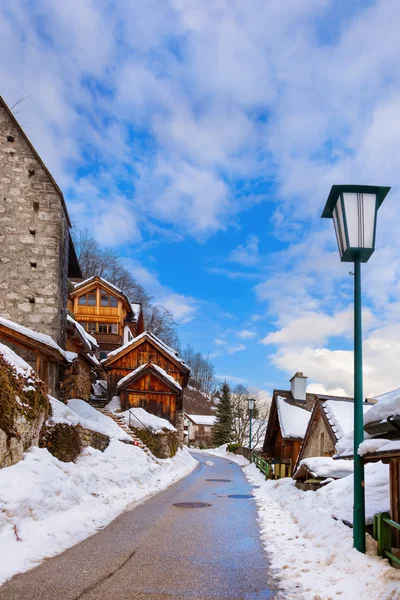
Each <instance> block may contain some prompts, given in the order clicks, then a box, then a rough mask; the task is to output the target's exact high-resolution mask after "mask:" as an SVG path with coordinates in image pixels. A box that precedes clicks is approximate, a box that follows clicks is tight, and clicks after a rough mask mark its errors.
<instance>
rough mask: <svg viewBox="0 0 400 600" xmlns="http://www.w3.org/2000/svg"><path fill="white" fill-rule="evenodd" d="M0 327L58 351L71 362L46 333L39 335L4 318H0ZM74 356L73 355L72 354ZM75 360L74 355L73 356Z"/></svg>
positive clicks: (66, 353)
mask: <svg viewBox="0 0 400 600" xmlns="http://www.w3.org/2000/svg"><path fill="white" fill-rule="evenodd" d="M0 325H4V327H7V328H8V329H11V330H12V331H16V332H17V333H21V334H22V335H24V336H26V337H27V338H30V339H31V340H35V341H36V342H39V343H41V344H44V345H45V346H48V347H49V348H52V349H53V350H56V351H58V352H59V353H60V354H62V356H63V357H64V358H65V359H66V360H67V361H68V362H71V357H70V356H69V355H68V352H66V351H65V350H63V349H62V348H61V347H60V346H59V345H58V344H57V343H56V342H55V341H54V340H53V338H52V337H50V336H49V335H47V334H46V333H39V332H38V331H34V330H33V329H29V327H25V326H24V325H19V323H15V322H14V321H10V320H9V319H5V318H4V317H0ZM72 354H75V353H72ZM74 358H76V354H75V356H74Z"/></svg>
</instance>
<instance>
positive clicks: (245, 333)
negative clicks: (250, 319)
mask: <svg viewBox="0 0 400 600" xmlns="http://www.w3.org/2000/svg"><path fill="white" fill-rule="evenodd" d="M236 335H237V337H239V338H242V339H244V340H245V339H252V338H254V337H256V335H257V334H256V332H255V331H251V330H250V329H242V330H241V331H237V332H236Z"/></svg>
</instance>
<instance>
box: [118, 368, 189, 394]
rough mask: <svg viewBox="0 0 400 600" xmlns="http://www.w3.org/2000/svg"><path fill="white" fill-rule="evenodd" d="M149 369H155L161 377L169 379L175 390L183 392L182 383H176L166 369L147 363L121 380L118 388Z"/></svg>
mask: <svg viewBox="0 0 400 600" xmlns="http://www.w3.org/2000/svg"><path fill="white" fill-rule="evenodd" d="M147 367H152V368H153V369H155V371H158V373H160V375H162V376H163V377H164V378H165V379H167V380H168V381H169V382H170V383H171V384H172V385H173V386H174V387H175V388H177V389H178V390H182V387H181V385H180V383H178V381H176V379H174V378H173V377H172V376H171V375H170V374H169V373H167V372H166V371H165V370H164V369H162V368H161V367H159V366H158V365H154V364H153V363H145V364H144V365H140V366H139V367H137V368H136V369H134V370H133V371H131V372H130V373H128V375H125V377H123V378H122V379H120V380H119V382H118V384H117V388H120V387H123V385H124V384H125V383H127V382H128V381H130V380H131V379H134V378H135V377H136V376H137V374H138V373H140V372H141V371H143V370H144V369H146V368H147Z"/></svg>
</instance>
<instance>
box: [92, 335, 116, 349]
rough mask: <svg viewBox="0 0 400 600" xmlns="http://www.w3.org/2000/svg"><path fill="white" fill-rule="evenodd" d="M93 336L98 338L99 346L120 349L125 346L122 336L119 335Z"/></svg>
mask: <svg viewBox="0 0 400 600" xmlns="http://www.w3.org/2000/svg"><path fill="white" fill-rule="evenodd" d="M91 335H92V336H93V337H94V338H96V340H97V343H98V344H99V346H104V347H105V346H107V347H108V346H115V347H116V348H118V346H122V344H123V340H122V336H121V335H119V334H118V333H92V334H91Z"/></svg>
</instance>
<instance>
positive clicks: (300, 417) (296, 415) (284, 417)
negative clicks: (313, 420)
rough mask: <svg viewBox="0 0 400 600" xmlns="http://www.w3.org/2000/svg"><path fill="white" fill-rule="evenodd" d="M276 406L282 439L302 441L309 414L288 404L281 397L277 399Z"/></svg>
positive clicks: (303, 409)
mask: <svg viewBox="0 0 400 600" xmlns="http://www.w3.org/2000/svg"><path fill="white" fill-rule="evenodd" d="M276 406H277V409H278V418H279V424H280V427H281V432H282V437H284V438H298V439H301V440H302V439H303V438H304V436H305V434H306V430H307V425H308V422H309V420H310V417H311V413H310V412H309V411H308V410H306V409H305V408H301V407H299V406H294V405H293V404H289V403H288V402H286V400H285V398H282V397H281V396H278V397H277V399H276Z"/></svg>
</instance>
